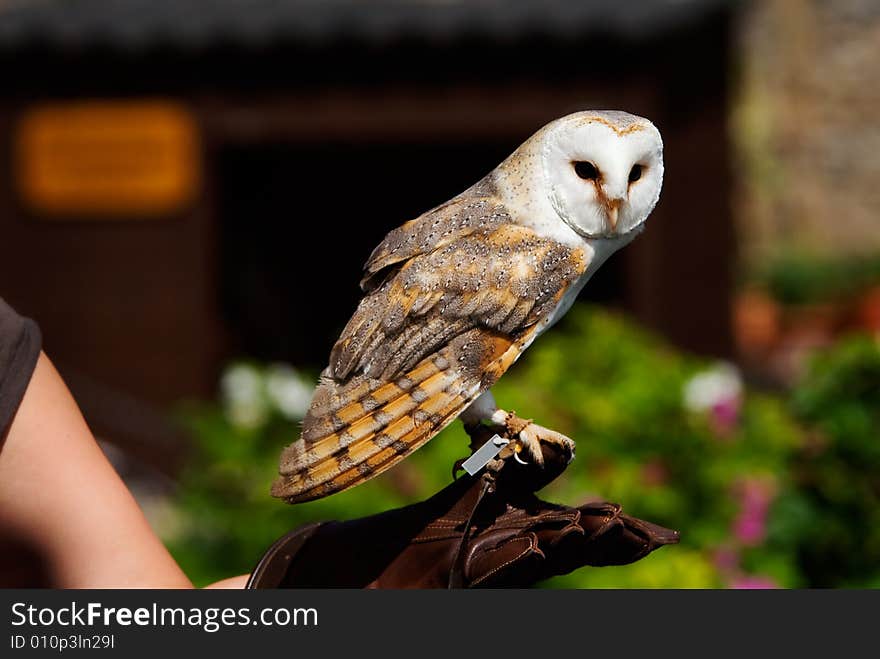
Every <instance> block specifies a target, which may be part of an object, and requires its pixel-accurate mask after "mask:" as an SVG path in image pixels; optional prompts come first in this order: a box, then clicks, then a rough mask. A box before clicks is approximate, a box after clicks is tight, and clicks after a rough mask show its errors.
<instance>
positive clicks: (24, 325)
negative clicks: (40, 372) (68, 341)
mask: <svg viewBox="0 0 880 659" xmlns="http://www.w3.org/2000/svg"><path fill="white" fill-rule="evenodd" d="M41 343H42V341H41V336H40V328H39V327H37V324H36V323H35V322H34V321H32V320H30V319H28V318H22V317H21V316H19V315H18V314H17V313H15V310H14V309H13V308H12V307H10V306H9V305H8V304H6V302H4V301H3V298H0V437H2V435H3V433H4V432H6V429H7V427H8V426H9V424H10V422H11V421H12V417H13V416H15V412H16V410H17V409H18V405H19V404H20V403H21V399H22V398H23V397H24V392H25V389H27V386H28V383H29V382H30V381H31V375H32V374H33V372H34V367H35V366H36V365H37V357H39V355H40V345H41Z"/></svg>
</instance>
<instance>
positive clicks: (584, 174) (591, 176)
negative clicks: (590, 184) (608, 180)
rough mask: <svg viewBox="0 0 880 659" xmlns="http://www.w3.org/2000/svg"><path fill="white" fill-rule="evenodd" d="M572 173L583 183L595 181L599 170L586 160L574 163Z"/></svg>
mask: <svg viewBox="0 0 880 659" xmlns="http://www.w3.org/2000/svg"><path fill="white" fill-rule="evenodd" d="M574 173H575V174H577V175H578V176H580V177H581V178H582V179H584V180H585V181H595V180H596V179H598V178H599V170H598V169H596V166H595V165H594V164H593V163H591V162H588V161H586V160H579V161H577V162H576V163H574Z"/></svg>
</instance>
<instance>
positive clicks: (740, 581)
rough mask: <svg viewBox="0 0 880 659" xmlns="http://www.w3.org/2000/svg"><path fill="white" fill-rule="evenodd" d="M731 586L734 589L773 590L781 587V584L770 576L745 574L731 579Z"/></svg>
mask: <svg viewBox="0 0 880 659" xmlns="http://www.w3.org/2000/svg"><path fill="white" fill-rule="evenodd" d="M730 588H733V589H734V590H771V589H775V588H779V584H777V583H776V582H775V581H773V579H771V578H770V577H761V576H749V575H743V576H741V577H737V578H736V579H734V580H733V581H731V582H730Z"/></svg>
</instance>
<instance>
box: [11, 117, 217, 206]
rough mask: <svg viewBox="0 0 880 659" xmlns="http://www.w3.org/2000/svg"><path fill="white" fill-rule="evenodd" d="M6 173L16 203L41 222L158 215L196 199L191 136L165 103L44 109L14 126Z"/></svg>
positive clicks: (197, 175)
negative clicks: (11, 166)
mask: <svg viewBox="0 0 880 659" xmlns="http://www.w3.org/2000/svg"><path fill="white" fill-rule="evenodd" d="M13 173H14V176H15V179H16V184H17V187H18V191H19V195H20V197H21V199H22V201H23V202H24V204H25V205H26V206H27V207H28V208H29V209H31V210H33V211H35V212H36V213H38V214H40V215H41V216H45V217H48V218H64V217H70V216H74V217H83V216H86V217H104V218H108V219H113V218H118V219H126V218H130V217H149V216H153V217H155V216H163V215H167V214H169V213H173V212H175V211H179V210H181V208H183V207H184V206H185V205H186V204H188V203H189V202H191V201H192V199H193V198H194V197H195V195H196V194H197V192H198V188H199V185H200V180H201V158H200V146H199V136H198V129H197V126H196V122H195V120H194V118H193V116H192V114H191V113H190V112H189V111H188V110H187V109H186V108H184V107H183V106H181V105H179V104H176V103H172V102H165V101H86V102H74V103H54V104H50V105H43V106H39V107H35V108H33V109H30V110H28V111H26V112H25V114H24V115H23V116H22V118H21V120H20V122H19V124H18V127H17V131H16V136H15V160H14V172H13Z"/></svg>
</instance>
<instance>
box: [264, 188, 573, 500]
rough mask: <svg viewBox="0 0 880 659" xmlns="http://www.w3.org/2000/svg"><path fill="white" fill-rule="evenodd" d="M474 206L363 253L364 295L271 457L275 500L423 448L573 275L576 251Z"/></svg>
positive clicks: (528, 334)
mask: <svg viewBox="0 0 880 659" xmlns="http://www.w3.org/2000/svg"><path fill="white" fill-rule="evenodd" d="M484 201H485V203H484V204H482V205H481V207H482V208H483V209H484V212H488V213H490V215H491V217H489V218H487V219H486V220H485V221H484V222H480V220H479V218H478V217H476V218H472V219H470V220H469V222H468V223H467V224H468V226H467V227H466V229H467V230H463V229H461V228H460V229H459V230H457V231H453V232H452V233H451V234H447V232H448V231H449V227H446V226H444V224H443V221H441V222H439V223H438V224H437V225H436V226H433V227H432V228H434V229H435V231H434V235H433V236H430V235H429V234H431V231H426V226H425V224H424V222H423V221H422V220H423V218H425V216H422V218H419V220H416V221H414V222H413V223H409V225H404V226H403V227H401V228H400V229H396V230H395V231H392V232H391V234H389V236H388V238H386V240H385V241H384V242H383V244H382V245H385V247H382V245H380V248H377V250H376V251H375V252H374V254H373V256H372V257H371V259H370V261H369V262H368V263H367V266H366V272H367V276H366V278H365V282H367V290H369V291H370V292H369V293H368V294H367V295H366V296H365V297H364V298H363V300H362V301H361V303H360V305H359V306H358V309H357V311H356V312H355V314H354V316H353V317H352V318H351V320H350V321H349V323H348V325H347V326H346V328H345V329H344V330H343V332H342V336H341V337H340V339H339V341H338V342H337V343H336V345H335V346H334V348H333V351H332V353H331V357H330V365H329V367H328V368H327V369H326V370H325V372H324V374H323V376H322V379H321V382H320V383H319V386H318V389H317V391H316V393H315V397H314V399H313V401H312V405H311V408H310V409H309V412H308V414H307V416H306V418H305V420H304V422H303V433H302V440H301V441H298V442H294V443H293V444H291V445H290V446H289V447H288V448H287V449H286V450H285V452H284V454H283V455H282V461H281V477H280V478H279V479H278V480H277V481H276V482H275V484H274V485H273V494H274V495H275V496H279V497H283V498H285V499H286V500H288V501H290V502H298V501H308V500H310V499H315V498H319V497H322V496H327V495H328V494H332V493H333V492H337V491H339V490H342V489H347V488H349V487H352V486H354V485H356V484H358V483H361V482H363V481H365V480H367V479H369V478H372V477H373V476H375V475H377V474H379V473H381V472H382V471H385V470H386V469H388V468H389V467H391V466H393V465H394V464H396V463H397V462H399V461H400V460H402V459H403V458H404V457H405V456H407V455H409V454H410V453H411V452H412V451H414V450H416V449H417V448H419V447H420V446H422V445H423V444H424V443H425V442H427V441H428V440H429V439H431V438H432V437H433V436H434V435H436V434H437V433H438V432H439V431H440V430H441V429H442V428H443V427H445V426H446V425H447V424H448V423H449V422H450V421H452V420H453V419H455V418H456V417H457V416H458V415H459V414H460V413H461V412H462V411H463V410H464V409H466V408H467V406H468V405H469V404H470V403H471V402H472V401H473V400H474V399H475V398H476V397H477V396H478V395H479V394H480V393H482V392H483V391H485V390H486V389H488V388H489V387H490V386H491V385H492V384H493V383H494V382H495V381H496V380H497V379H498V378H499V377H500V376H501V375H502V374H503V373H504V372H505V371H506V370H507V368H509V366H510V365H511V364H512V363H513V362H514V361H515V360H516V359H517V357H519V355H520V354H521V352H522V351H523V350H524V349H525V348H526V347H527V346H528V344H529V343H530V342H531V340H532V338H533V336H534V333H535V331H536V330H537V328H538V327H539V323H540V321H542V320H544V319H546V318H547V317H548V316H549V314H550V313H552V311H553V309H555V307H556V305H557V304H558V302H559V299H560V298H561V296H562V294H563V293H564V292H565V290H566V289H567V288H568V287H569V286H570V285H571V284H572V283H573V282H574V281H575V280H577V279H578V277H579V276H580V275H581V274H583V272H584V270H585V268H586V265H587V264H586V263H585V255H584V252H583V251H582V250H579V249H572V248H570V247H567V246H564V245H561V244H559V243H557V242H555V241H552V240H549V239H547V238H543V237H540V236H538V235H536V234H535V233H534V232H533V231H532V230H531V229H528V228H526V227H522V226H519V225H516V224H512V223H510V221H509V218H508V216H507V214H506V212H504V210H503V207H501V206H500V203H499V202H497V200H495V199H488V200H484ZM474 207H475V206H472V208H474ZM442 208H444V207H441V209H442ZM447 208H448V207H447ZM450 211H451V212H455V210H454V209H450V210H447V212H450ZM426 215H428V214H426ZM435 220H436V218H434V219H431V220H430V222H429V226H430V224H431V223H433V222H434V221H435ZM410 235H412V236H416V237H415V238H413V239H412V240H410V239H409V237H408V236H410ZM449 236H452V237H451V238H450V237H449ZM395 245H398V248H397V249H395V248H394V246H395ZM380 271H384V272H383V274H382V276H381V278H380V279H371V277H374V276H375V275H377V274H378V273H380Z"/></svg>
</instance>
